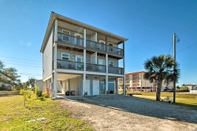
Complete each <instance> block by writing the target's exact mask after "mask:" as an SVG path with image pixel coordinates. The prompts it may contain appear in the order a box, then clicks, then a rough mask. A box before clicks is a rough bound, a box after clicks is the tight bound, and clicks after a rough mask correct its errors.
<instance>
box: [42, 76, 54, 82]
mask: <svg viewBox="0 0 197 131" xmlns="http://www.w3.org/2000/svg"><path fill="white" fill-rule="evenodd" d="M51 77H52V74H50V75H49V76H48V77H47V78H45V79H44V80H43V82H45V81H46V80H48V79H51Z"/></svg>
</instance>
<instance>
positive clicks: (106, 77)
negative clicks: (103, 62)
mask: <svg viewBox="0 0 197 131" xmlns="http://www.w3.org/2000/svg"><path fill="white" fill-rule="evenodd" d="M107 91H108V75H106V76H105V94H107Z"/></svg>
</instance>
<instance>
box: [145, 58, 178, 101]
mask: <svg viewBox="0 0 197 131" xmlns="http://www.w3.org/2000/svg"><path fill="white" fill-rule="evenodd" d="M174 66H175V67H177V63H176V62H175V61H174V59H173V58H172V57H171V56H170V55H167V56H165V55H160V56H158V57H157V56H153V57H152V58H151V59H148V60H147V61H145V63H144V68H145V69H146V71H147V73H145V74H144V78H145V79H147V80H149V81H150V82H151V83H153V82H155V83H156V84H157V92H156V100H157V101H160V94H161V87H162V82H163V81H164V82H165V83H167V84H169V82H173V81H176V82H177V81H178V78H179V75H180V73H179V69H177V68H175V69H174Z"/></svg>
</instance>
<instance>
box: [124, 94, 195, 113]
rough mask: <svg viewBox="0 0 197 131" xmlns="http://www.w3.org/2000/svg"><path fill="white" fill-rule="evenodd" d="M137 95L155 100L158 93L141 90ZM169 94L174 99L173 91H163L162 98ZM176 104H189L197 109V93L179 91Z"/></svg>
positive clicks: (188, 105)
mask: <svg viewBox="0 0 197 131" xmlns="http://www.w3.org/2000/svg"><path fill="white" fill-rule="evenodd" d="M128 94H134V95H135V94H136V93H133V92H128ZM137 95H140V97H141V98H145V99H150V100H155V99H156V98H155V96H156V93H155V92H140V93H137ZM167 96H169V97H170V99H173V92H161V98H162V99H164V98H166V97H167ZM176 104H177V105H182V106H187V107H190V108H192V109H195V110H197V94H189V93H182V92H180V93H179V92H177V93H176Z"/></svg>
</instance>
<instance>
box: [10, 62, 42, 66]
mask: <svg viewBox="0 0 197 131" xmlns="http://www.w3.org/2000/svg"><path fill="white" fill-rule="evenodd" d="M6 64H13V65H18V66H25V67H27V66H28V67H42V66H41V65H31V64H29V65H28V64H23V65H21V64H16V63H10V62H6Z"/></svg>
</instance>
